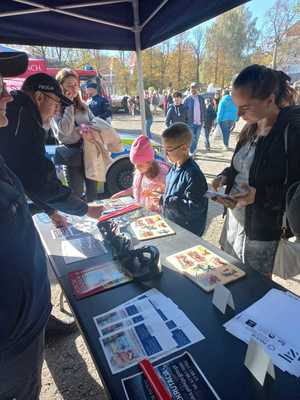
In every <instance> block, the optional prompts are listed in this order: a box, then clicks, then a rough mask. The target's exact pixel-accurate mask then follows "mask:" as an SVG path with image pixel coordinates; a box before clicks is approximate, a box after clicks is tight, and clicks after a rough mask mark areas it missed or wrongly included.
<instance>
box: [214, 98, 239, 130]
mask: <svg viewBox="0 0 300 400" xmlns="http://www.w3.org/2000/svg"><path fill="white" fill-rule="evenodd" d="M237 120H238V114H237V108H236V106H235V104H234V102H233V100H232V97H231V96H230V95H229V94H228V95H226V96H223V97H222V99H221V101H220V103H219V107H218V114H217V123H218V124H220V123H221V122H223V121H237Z"/></svg>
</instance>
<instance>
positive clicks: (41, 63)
mask: <svg viewBox="0 0 300 400" xmlns="http://www.w3.org/2000/svg"><path fill="white" fill-rule="evenodd" d="M59 70H60V68H52V67H48V65H47V60H45V59H42V58H32V57H30V58H29V62H28V68H27V71H26V72H24V74H22V75H19V76H18V77H16V78H9V79H5V82H6V86H7V88H8V90H9V91H10V90H16V89H20V88H21V86H22V84H23V82H24V80H25V79H26V78H27V77H28V76H30V75H33V74H36V73H38V72H44V73H45V74H49V75H51V76H54V77H55V76H56V74H57V72H58V71H59ZM76 72H77V74H78V75H79V79H80V84H82V83H85V82H86V81H88V80H91V79H95V78H96V76H97V71H95V70H84V69H76Z"/></svg>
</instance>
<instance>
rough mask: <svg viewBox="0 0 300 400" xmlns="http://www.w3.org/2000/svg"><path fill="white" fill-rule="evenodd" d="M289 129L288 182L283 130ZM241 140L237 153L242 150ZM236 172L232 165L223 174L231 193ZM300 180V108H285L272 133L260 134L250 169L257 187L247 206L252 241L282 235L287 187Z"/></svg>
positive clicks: (248, 231) (246, 228) (248, 226)
mask: <svg viewBox="0 0 300 400" xmlns="http://www.w3.org/2000/svg"><path fill="white" fill-rule="evenodd" d="M287 125H289V129H288V184H287V187H285V186H284V181H285V176H286V156H285V151H284V130H285V128H286V126H287ZM240 147H241V144H240V143H238V144H237V146H236V149H235V154H236V153H237V152H238V150H239V149H240ZM236 174H237V171H236V170H235V169H234V167H233V164H232V162H231V166H230V167H229V168H226V169H225V170H224V171H223V172H222V173H221V175H224V176H226V178H227V188H226V193H229V192H230V190H231V188H232V186H233V183H234V179H235V176H236ZM299 180H300V107H286V108H284V109H283V110H281V111H280V113H279V115H278V118H277V120H276V122H275V124H274V125H273V128H272V129H271V131H270V133H269V134H268V135H267V136H265V137H261V138H260V139H259V140H258V142H257V144H256V150H255V156H254V160H253V163H252V165H251V168H250V174H249V184H250V186H252V187H255V188H256V198H255V203H254V204H251V205H249V206H247V207H246V218H245V231H246V235H247V237H248V238H249V239H250V240H260V241H272V240H279V239H280V236H281V225H282V216H283V212H284V208H285V196H286V191H287V188H288V187H289V186H290V185H291V184H293V183H294V182H296V181H299Z"/></svg>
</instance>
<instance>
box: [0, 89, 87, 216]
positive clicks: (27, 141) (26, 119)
mask: <svg viewBox="0 0 300 400" xmlns="http://www.w3.org/2000/svg"><path fill="white" fill-rule="evenodd" d="M12 95H13V99H14V100H13V101H12V102H11V103H9V104H8V106H7V117H8V120H9V124H8V126H6V127H4V128H1V129H0V154H1V155H2V156H3V158H4V159H5V162H6V164H7V165H8V167H9V168H10V169H11V170H12V171H13V172H14V173H15V174H16V175H17V177H18V178H19V179H20V181H21V182H22V185H23V187H24V189H25V191H26V194H27V195H28V197H29V198H30V199H31V200H32V201H33V202H34V203H36V204H37V205H38V206H39V207H41V208H43V209H44V210H45V211H46V212H48V213H49V212H51V210H52V211H53V209H57V210H60V211H63V212H66V213H69V214H74V215H84V214H85V213H86V212H87V205H86V203H85V202H83V201H82V200H80V199H79V198H78V197H76V196H74V195H73V194H72V192H71V189H69V188H68V187H66V186H64V185H62V183H61V182H60V181H59V179H58V178H57V176H56V171H55V167H54V165H53V163H52V162H51V161H50V160H49V159H48V158H47V157H46V155H45V139H46V135H47V133H46V131H45V129H44V128H43V126H42V120H41V116H40V113H39V111H38V109H37V107H36V105H35V104H34V103H33V101H32V99H31V98H30V97H29V96H28V95H27V94H26V93H24V92H22V91H16V92H13V93H12Z"/></svg>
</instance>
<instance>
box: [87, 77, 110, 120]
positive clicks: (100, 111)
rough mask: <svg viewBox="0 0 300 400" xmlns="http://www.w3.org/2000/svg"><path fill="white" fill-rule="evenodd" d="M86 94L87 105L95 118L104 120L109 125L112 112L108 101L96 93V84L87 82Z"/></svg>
mask: <svg viewBox="0 0 300 400" xmlns="http://www.w3.org/2000/svg"><path fill="white" fill-rule="evenodd" d="M86 92H87V95H88V100H87V105H88V107H89V109H90V110H91V112H92V114H93V115H94V116H95V117H99V118H102V119H104V120H105V121H107V122H109V123H111V119H112V111H111V105H110V104H109V101H108V100H107V99H106V98H105V97H104V96H100V94H98V91H97V84H96V83H94V82H88V83H87V84H86Z"/></svg>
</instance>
